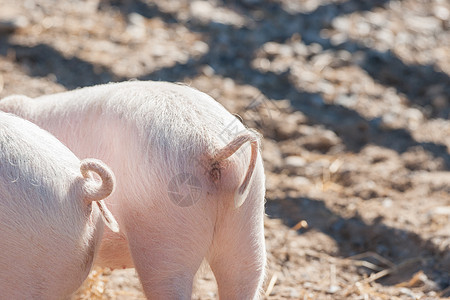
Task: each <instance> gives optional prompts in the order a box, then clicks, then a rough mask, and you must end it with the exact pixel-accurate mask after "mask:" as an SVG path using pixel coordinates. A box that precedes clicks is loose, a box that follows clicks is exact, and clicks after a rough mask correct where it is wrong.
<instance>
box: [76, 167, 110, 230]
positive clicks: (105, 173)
mask: <svg viewBox="0 0 450 300" xmlns="http://www.w3.org/2000/svg"><path fill="white" fill-rule="evenodd" d="M80 171H81V175H83V177H84V178H85V179H86V180H85V182H84V185H83V193H84V201H85V203H86V204H90V203H92V202H93V201H96V203H97V206H98V208H99V209H100V212H101V215H102V218H103V221H104V222H105V224H106V225H107V226H108V227H109V228H110V229H111V230H112V231H113V232H119V225H118V223H117V221H116V219H115V218H114V216H113V215H112V214H111V212H110V211H109V210H108V208H107V207H106V205H105V203H104V202H103V199H105V198H106V197H108V196H109V195H110V194H111V193H112V192H113V191H114V188H115V185H116V184H115V182H116V179H115V177H114V173H113V172H112V171H111V170H110V169H109V168H108V167H107V166H106V165H105V164H104V163H103V162H102V161H100V160H97V159H84V160H82V161H81V166H80ZM89 172H95V173H97V175H98V176H100V179H101V180H102V181H101V182H97V181H95V179H94V178H93V177H92V176H91V175H90V174H89Z"/></svg>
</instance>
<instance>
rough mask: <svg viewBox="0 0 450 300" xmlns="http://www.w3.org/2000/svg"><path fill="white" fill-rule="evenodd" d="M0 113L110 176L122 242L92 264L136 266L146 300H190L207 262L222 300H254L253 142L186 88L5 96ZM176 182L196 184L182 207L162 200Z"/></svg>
mask: <svg viewBox="0 0 450 300" xmlns="http://www.w3.org/2000/svg"><path fill="white" fill-rule="evenodd" d="M0 110H4V111H10V112H13V113H16V114H18V115H20V116H22V117H24V118H27V119H29V120H31V121H33V122H35V123H36V124H39V125H40V126H42V127H43V128H45V129H47V130H49V131H50V132H52V133H53V134H55V136H56V137H58V138H59V139H60V140H61V141H63V142H64V143H65V144H66V145H67V146H68V147H69V148H70V149H71V150H72V151H74V153H76V154H77V155H78V156H80V157H87V156H89V157H98V158H100V159H102V160H103V161H105V162H106V163H107V164H108V165H109V166H111V168H112V169H113V170H114V173H115V174H116V176H117V187H116V192H115V193H114V195H112V196H111V198H110V199H109V200H108V207H109V208H110V210H111V211H112V213H113V214H114V215H115V216H116V217H117V220H118V222H119V225H120V227H121V233H119V234H116V233H112V232H111V231H109V230H108V231H106V232H105V235H104V237H103V240H102V245H101V249H100V253H99V257H98V259H97V261H96V263H97V264H99V265H102V266H109V267H112V268H124V267H133V266H135V267H136V270H137V272H138V274H139V277H140V280H141V282H142V285H143V288H144V291H145V294H146V296H147V297H148V298H151V299H190V297H191V291H192V281H193V277H194V275H195V273H196V272H197V270H198V268H199V266H200V264H201V262H202V261H203V259H205V258H206V259H207V261H208V262H209V263H210V265H211V268H212V270H213V272H214V274H215V276H216V280H217V283H218V287H219V294H220V297H221V298H222V299H246V300H247V299H257V298H259V296H260V289H261V285H262V282H263V279H264V269H265V264H266V253H265V245H264V227H263V217H264V191H265V188H264V171H263V165H262V160H261V156H260V155H259V141H258V137H257V135H256V134H255V133H253V132H252V131H250V130H247V129H245V127H244V126H243V125H242V124H241V123H240V122H239V121H237V120H236V118H235V117H234V116H232V115H231V114H230V113H229V112H228V111H226V110H225V109H224V108H223V107H222V106H221V105H220V104H218V103H217V102H216V101H214V99H212V98H211V97H209V96H208V95H206V94H204V93H201V92H199V91H197V90H195V89H192V88H190V87H187V86H183V85H177V84H171V83H165V82H124V83H117V84H108V85H101V86H95V87H90V88H84V89H79V90H75V91H70V92H66V93H61V94H54V95H48V96H43V97H39V98H36V99H29V98H27V97H24V96H10V97H7V98H5V99H3V100H1V101H0ZM180 173H187V174H191V175H192V176H194V177H195V178H197V180H198V182H199V183H200V184H201V189H200V190H199V193H200V195H199V197H198V199H196V201H194V202H195V203H194V204H192V205H190V206H187V207H180V206H178V205H176V204H175V203H174V202H173V201H172V200H171V198H170V197H171V196H169V193H168V189H169V184H170V182H171V180H172V179H173V178H175V177H176V176H177V175H178V174H180Z"/></svg>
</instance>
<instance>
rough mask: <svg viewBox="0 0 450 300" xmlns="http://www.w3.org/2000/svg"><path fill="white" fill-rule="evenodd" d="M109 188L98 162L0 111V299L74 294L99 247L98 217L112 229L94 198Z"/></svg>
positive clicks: (106, 174)
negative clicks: (96, 177) (98, 178)
mask: <svg viewBox="0 0 450 300" xmlns="http://www.w3.org/2000/svg"><path fill="white" fill-rule="evenodd" d="M91 171H92V172H95V173H97V174H98V175H99V176H100V178H101V179H102V182H101V183H98V182H96V180H95V179H94V178H93V177H92V176H91V175H90V172H91ZM113 188H114V177H113V174H112V173H111V171H110V170H109V169H108V168H107V167H106V166H105V165H104V164H103V163H102V162H100V161H98V160H94V159H86V160H83V161H81V162H80V160H79V159H78V158H77V157H76V156H75V155H74V154H73V153H72V152H71V151H70V150H69V149H67V148H66V147H65V146H64V145H63V144H62V143H61V142H60V141H58V140H57V139H56V138H55V137H54V136H52V135H51V134H50V133H48V132H46V131H44V130H42V129H40V128H39V127H38V126H36V125H34V124H32V123H30V122H28V121H26V120H23V119H21V118H18V117H16V116H13V115H10V114H7V113H4V112H0V298H2V299H63V298H64V297H67V296H69V295H70V294H71V293H73V292H74V291H75V290H76V289H77V288H78V287H79V286H80V285H81V283H82V282H83V280H84V279H85V278H86V277H87V275H88V274H89V271H90V269H91V266H92V262H93V260H94V256H95V252H96V250H98V248H99V246H100V242H101V237H102V232H103V222H102V221H101V217H100V215H102V216H103V217H104V220H105V221H106V223H107V224H108V225H109V226H110V227H111V229H112V230H114V231H118V224H117V223H116V221H115V219H114V217H113V216H112V215H111V213H110V212H109V211H108V209H107V208H106V206H105V204H104V203H103V202H102V200H101V199H103V198H105V197H107V196H108V195H109V194H110V193H111V192H112V190H113ZM94 201H95V202H96V204H97V205H92V202H94Z"/></svg>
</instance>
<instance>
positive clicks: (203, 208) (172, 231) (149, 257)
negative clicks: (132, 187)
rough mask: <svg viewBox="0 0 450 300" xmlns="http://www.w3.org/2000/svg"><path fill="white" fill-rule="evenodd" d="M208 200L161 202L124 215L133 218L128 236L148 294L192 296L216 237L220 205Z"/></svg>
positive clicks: (165, 297)
mask: <svg viewBox="0 0 450 300" xmlns="http://www.w3.org/2000/svg"><path fill="white" fill-rule="evenodd" d="M160 199H161V198H160ZM167 201H170V200H169V199H167ZM155 202H156V201H155ZM205 203H206V202H205V201H201V200H200V201H199V202H198V203H196V204H195V205H193V206H191V207H178V206H173V205H159V206H158V205H157V206H153V207H152V208H151V209H150V210H146V209H145V208H141V209H138V210H135V211H134V213H133V215H134V216H133V217H132V218H124V219H125V220H129V221H126V222H127V225H126V231H127V238H128V242H129V246H130V251H131V255H132V257H133V261H134V265H135V268H136V270H137V273H138V275H139V279H140V280H141V283H142V286H143V289H144V292H145V295H146V296H147V298H149V299H191V293H192V285H193V279H194V276H195V273H196V272H197V270H198V268H199V267H200V265H201V263H202V261H203V259H204V257H205V256H206V253H207V251H208V249H209V247H210V245H211V243H212V238H213V230H214V220H215V214H216V209H217V208H216V207H209V206H208V205H205Z"/></svg>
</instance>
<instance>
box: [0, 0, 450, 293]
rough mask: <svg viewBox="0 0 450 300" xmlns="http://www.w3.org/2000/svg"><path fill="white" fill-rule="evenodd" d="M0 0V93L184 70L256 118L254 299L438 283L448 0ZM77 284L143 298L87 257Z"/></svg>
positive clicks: (444, 189)
mask: <svg viewBox="0 0 450 300" xmlns="http://www.w3.org/2000/svg"><path fill="white" fill-rule="evenodd" d="M0 7H1V9H0V97H4V96H7V95H10V94H14V93H16V94H25V95H28V96H30V97H34V96H39V95H42V94H48V93H54V92H59V91H64V90H70V89H74V88H77V87H82V86H89V85H95V84H100V83H106V82H109V81H123V80H130V79H139V80H168V81H180V82H184V83H187V84H189V85H191V86H193V87H196V88H198V89H200V90H202V91H204V92H206V93H208V94H210V95H211V96H213V97H214V98H215V99H217V101H219V102H220V103H222V104H223V105H224V106H225V107H227V108H228V109H229V110H230V111H231V112H232V113H235V114H237V115H239V118H240V119H242V121H243V122H244V123H245V124H246V125H247V126H249V127H251V128H255V129H257V130H258V131H259V132H261V133H262V134H263V136H264V141H263V151H262V155H263V158H264V162H265V170H266V177H267V195H266V200H267V203H266V213H267V217H266V220H265V230H266V231H265V235H266V245H267V251H268V268H267V280H266V282H265V284H264V293H265V296H264V297H265V298H266V299H439V298H445V297H450V288H449V286H450V251H449V250H450V172H449V170H450V152H449V149H450V121H449V116H450V30H449V28H450V2H448V1H446V0H429V1H424V0H403V1H400V0H398V1H388V0H373V1H359V0H358V1H357V0H345V1H344V0H295V1H294V0H271V1H269V0H242V1H233V0H229V1H220V0H211V1H187V0H170V1H167V0H155V1H147V0H123V1H119V0H101V1H98V0H97V1H96V0H85V1H81V0H80V1H54V0H25V1H7V0H0ZM73 298H74V299H145V297H144V295H143V293H142V289H141V286H140V284H139V280H138V278H137V276H136V274H135V271H134V270H133V269H128V270H114V271H111V270H108V269H100V268H96V269H94V270H93V271H92V272H91V274H90V277H89V279H88V280H87V281H86V282H85V284H84V285H83V287H81V288H80V290H79V291H78V292H77V294H76V295H75V296H74V297H73ZM216 298H217V289H216V286H215V282H214V278H213V276H212V275H211V272H210V271H208V269H207V267H205V272H201V273H200V274H199V275H198V278H197V283H196V286H195V292H194V295H193V299H216Z"/></svg>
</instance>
